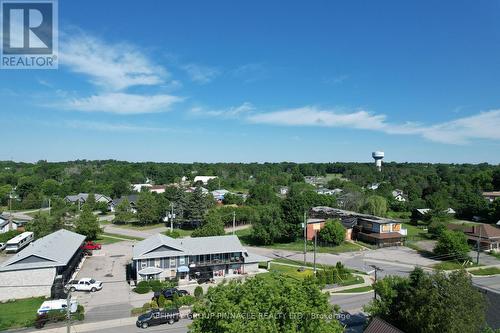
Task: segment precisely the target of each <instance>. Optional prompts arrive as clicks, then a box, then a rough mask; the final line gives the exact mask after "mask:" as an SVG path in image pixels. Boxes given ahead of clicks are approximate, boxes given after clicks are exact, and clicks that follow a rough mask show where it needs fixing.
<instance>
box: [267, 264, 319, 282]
mask: <svg viewBox="0 0 500 333" xmlns="http://www.w3.org/2000/svg"><path fill="white" fill-rule="evenodd" d="M269 272H274V273H278V274H282V275H286V276H288V277H291V278H294V279H300V280H301V279H304V278H305V277H308V276H311V275H313V270H312V269H305V270H304V271H303V272H299V271H298V267H292V266H287V265H280V264H279V263H275V262H271V264H270V268H269ZM264 274H266V273H264Z"/></svg>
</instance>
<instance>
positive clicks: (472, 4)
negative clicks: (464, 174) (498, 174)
mask: <svg viewBox="0 0 500 333" xmlns="http://www.w3.org/2000/svg"><path fill="white" fill-rule="evenodd" d="M58 5H59V6H58V7H59V55H58V57H59V68H58V69H56V70H0V116H1V120H2V140H0V160H11V159H12V160H15V161H28V162H33V161H38V160H48V161H66V160H74V159H117V160H128V161H158V162H279V161H293V162H335V161H354V162H369V161H371V160H372V159H371V152H372V151H374V150H383V151H384V152H385V156H386V157H385V161H397V162H446V163H481V162H489V163H494V164H497V163H500V1H493V0H492V1H456V0H454V1H422V0H418V1H383V0H382V1H371V2H368V1H286V2H285V1H277V0H274V1H269V0H267V1H264V0H258V1H254V0H253V1H152V0H149V1H125V0H122V1H111V0H107V1H96V0H86V1H85V3H84V5H83V4H82V2H76V1H69V0H59V4H58Z"/></svg>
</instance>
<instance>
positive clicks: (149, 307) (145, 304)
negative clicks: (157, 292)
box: [142, 302, 151, 312]
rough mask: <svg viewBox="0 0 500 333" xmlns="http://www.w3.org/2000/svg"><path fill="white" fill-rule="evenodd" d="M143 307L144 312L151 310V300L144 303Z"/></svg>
mask: <svg viewBox="0 0 500 333" xmlns="http://www.w3.org/2000/svg"><path fill="white" fill-rule="evenodd" d="M142 309H143V310H144V312H146V311H149V310H151V303H150V302H147V303H144V304H143V305H142Z"/></svg>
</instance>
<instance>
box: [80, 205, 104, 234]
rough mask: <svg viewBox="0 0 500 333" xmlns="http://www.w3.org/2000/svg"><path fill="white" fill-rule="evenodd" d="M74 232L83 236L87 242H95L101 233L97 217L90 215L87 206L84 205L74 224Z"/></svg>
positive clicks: (90, 211)
mask: <svg viewBox="0 0 500 333" xmlns="http://www.w3.org/2000/svg"><path fill="white" fill-rule="evenodd" d="M75 231H76V232H77V233H79V234H82V235H85V236H86V237H87V239H88V240H95V239H97V237H98V236H99V234H100V233H101V232H102V230H101V227H100V226H99V221H98V220H97V216H95V215H94V214H93V213H92V210H91V209H90V207H89V206H87V205H84V206H83V209H82V211H81V213H80V216H79V217H78V219H77V220H76V222H75Z"/></svg>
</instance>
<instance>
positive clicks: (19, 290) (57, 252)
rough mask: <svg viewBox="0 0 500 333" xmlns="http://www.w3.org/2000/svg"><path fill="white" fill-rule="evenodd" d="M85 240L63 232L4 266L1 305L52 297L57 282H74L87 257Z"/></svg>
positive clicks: (36, 243) (40, 241) (0, 275)
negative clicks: (33, 298) (73, 279)
mask: <svg viewBox="0 0 500 333" xmlns="http://www.w3.org/2000/svg"><path fill="white" fill-rule="evenodd" d="M84 241H85V236H83V235H80V234H77V233H74V232H71V231H68V230H64V229H61V230H59V231H56V232H54V233H51V234H50V235H47V236H45V237H42V238H40V239H38V240H36V241H34V242H32V243H31V244H29V245H28V246H27V247H25V248H24V249H23V250H21V251H20V252H18V253H17V254H15V255H14V256H12V257H11V258H10V259H8V260H7V261H5V262H4V263H2V265H0V301H5V300H9V299H19V298H27V297H38V296H46V297H48V296H50V295H51V291H52V287H53V285H54V282H55V280H56V278H57V279H58V280H59V281H61V282H62V283H64V282H66V281H67V280H69V279H70V278H71V275H72V274H73V272H74V271H75V269H76V267H78V264H79V263H80V261H81V259H82V257H83V251H82V244H83V242H84Z"/></svg>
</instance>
